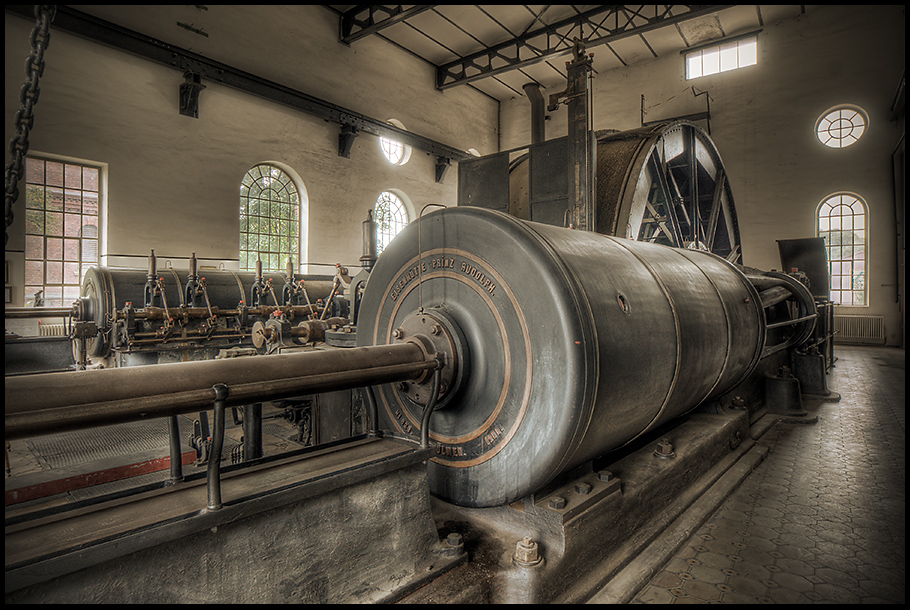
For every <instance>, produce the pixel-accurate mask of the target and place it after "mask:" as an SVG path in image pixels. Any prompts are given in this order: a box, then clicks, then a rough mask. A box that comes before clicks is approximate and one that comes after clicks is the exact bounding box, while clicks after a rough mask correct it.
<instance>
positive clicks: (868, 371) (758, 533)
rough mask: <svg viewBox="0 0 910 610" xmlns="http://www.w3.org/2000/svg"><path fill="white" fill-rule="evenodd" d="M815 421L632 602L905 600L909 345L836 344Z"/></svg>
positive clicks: (788, 435) (786, 439) (783, 433)
mask: <svg viewBox="0 0 910 610" xmlns="http://www.w3.org/2000/svg"><path fill="white" fill-rule="evenodd" d="M835 355H836V356H837V357H838V358H839V360H838V361H837V362H836V366H835V368H834V369H833V371H832V373H831V374H830V375H829V377H828V387H829V388H830V389H831V390H833V391H835V392H839V393H840V394H841V395H842V400H841V401H840V402H839V403H818V402H807V403H806V404H805V405H804V407H805V408H806V409H807V410H808V411H809V412H810V416H811V415H814V414H817V415H818V417H819V421H818V423H817V424H815V425H800V424H783V423H778V424H776V425H775V427H774V428H772V429H771V430H770V431H769V432H768V433H766V434H765V436H764V437H763V438H762V440H761V442H762V443H766V444H768V445H769V446H770V447H771V452H770V454H769V455H768V457H767V458H766V459H765V461H764V462H762V464H760V465H759V466H758V468H757V469H756V470H755V472H753V473H752V474H751V475H750V476H749V477H748V478H747V479H746V480H745V481H744V482H743V484H742V485H741V486H740V487H739V488H738V489H737V490H735V491H734V492H733V493H732V494H731V495H730V497H729V498H727V500H726V501H725V502H724V504H722V505H721V507H720V508H719V509H718V510H717V511H716V512H715V514H714V515H712V516H711V517H710V518H709V519H708V521H707V522H705V524H704V525H703V526H702V527H701V528H700V529H699V530H698V531H697V532H696V533H695V534H694V535H693V536H692V538H690V539H689V541H688V542H686V544H685V545H684V546H683V547H682V548H681V549H680V550H679V552H678V553H677V554H676V556H675V557H673V558H672V559H671V560H670V561H669V562H667V564H666V565H665V566H664V567H663V569H662V570H661V571H660V572H658V573H657V575H656V576H655V577H654V578H653V579H652V580H651V582H650V583H649V584H648V585H647V586H645V588H644V589H642V590H641V591H640V592H639V593H638V594H637V595H636V597H635V598H634V599H633V601H632V603H705V602H713V603H725V604H735V603H766V604H773V603H813V602H814V603H851V604H852V603H903V602H904V601H905V592H904V586H905V580H906V567H905V565H906V564H905V542H906V534H905V531H906V530H905V520H906V512H905V506H904V487H905V482H906V476H905V472H906V470H905V461H904V460H905V452H904V448H905V446H904V440H905V427H904V422H905V417H904V414H905V392H904V350H902V349H896V348H886V347H859V346H853V347H848V346H837V347H836V349H835Z"/></svg>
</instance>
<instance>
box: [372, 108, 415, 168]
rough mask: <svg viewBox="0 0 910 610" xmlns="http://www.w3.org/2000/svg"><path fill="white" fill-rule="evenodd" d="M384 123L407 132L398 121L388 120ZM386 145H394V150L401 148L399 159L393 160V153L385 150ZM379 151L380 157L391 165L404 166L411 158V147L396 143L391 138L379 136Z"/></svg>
mask: <svg viewBox="0 0 910 610" xmlns="http://www.w3.org/2000/svg"><path fill="white" fill-rule="evenodd" d="M386 122H387V123H390V124H392V125H394V126H395V127H398V128H399V129H404V130H405V131H407V128H406V127H405V126H404V125H403V124H402V123H401V121H399V120H398V119H389V120H388V121H386ZM387 144H388V145H391V144H394V145H395V147H396V148H397V147H399V146H400V147H401V157H399V158H398V159H394V158H393V153H391V152H390V151H388V150H386V148H387ZM379 150H380V151H381V152H382V156H383V157H385V158H386V161H388V162H389V163H391V164H392V165H398V166H401V165H404V164H405V163H407V162H408V160H409V159H410V158H411V147H410V146H408V145H407V144H404V143H402V142H397V141H395V140H393V139H391V138H385V137H383V136H379Z"/></svg>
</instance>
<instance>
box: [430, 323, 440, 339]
mask: <svg viewBox="0 0 910 610" xmlns="http://www.w3.org/2000/svg"><path fill="white" fill-rule="evenodd" d="M430 332H431V333H432V334H433V336H434V337H438V336H439V335H440V334H441V333H442V326H440V325H439V324H434V325H433V328H431V329H430Z"/></svg>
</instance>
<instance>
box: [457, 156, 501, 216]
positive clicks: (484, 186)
mask: <svg viewBox="0 0 910 610" xmlns="http://www.w3.org/2000/svg"><path fill="white" fill-rule="evenodd" d="M458 205H460V206H465V205H469V206H474V207H479V208H487V209H488V210H498V211H500V212H505V213H506V214H508V212H509V155H508V153H498V154H495V155H488V156H486V157H481V158H479V159H468V160H467V161H462V162H461V163H459V164H458Z"/></svg>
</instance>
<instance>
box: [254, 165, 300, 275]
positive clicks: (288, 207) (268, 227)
mask: <svg viewBox="0 0 910 610" xmlns="http://www.w3.org/2000/svg"><path fill="white" fill-rule="evenodd" d="M288 257H290V258H291V259H292V260H293V261H294V264H295V266H297V265H299V264H300V262H301V261H300V195H299V193H298V192H297V186H296V185H295V184H294V181H293V180H292V179H291V177H290V175H288V173H287V172H285V171H283V170H282V169H281V168H279V167H276V166H275V165H271V164H266V163H263V164H260V165H256V166H255V167H253V169H251V170H250V171H248V172H247V173H246V175H245V176H244V177H243V180H241V181H240V269H241V270H252V269H255V268H256V259H257V258H260V259H261V260H262V268H263V270H268V271H284V269H285V262H286V260H287V259H288Z"/></svg>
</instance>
